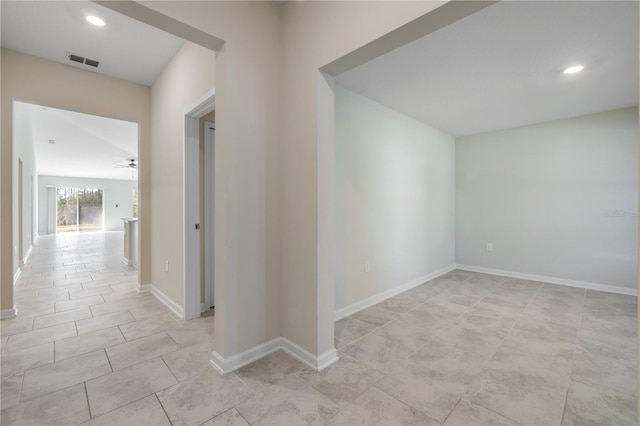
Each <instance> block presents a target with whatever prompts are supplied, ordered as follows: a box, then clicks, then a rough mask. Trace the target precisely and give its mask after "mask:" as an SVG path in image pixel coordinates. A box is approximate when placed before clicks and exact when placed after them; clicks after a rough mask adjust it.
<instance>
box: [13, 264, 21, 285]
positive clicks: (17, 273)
mask: <svg viewBox="0 0 640 426" xmlns="http://www.w3.org/2000/svg"><path fill="white" fill-rule="evenodd" d="M20 274H22V269H21V268H18V269H17V270H16V273H15V274H13V285H14V286H15V285H16V284H17V283H18V278H20Z"/></svg>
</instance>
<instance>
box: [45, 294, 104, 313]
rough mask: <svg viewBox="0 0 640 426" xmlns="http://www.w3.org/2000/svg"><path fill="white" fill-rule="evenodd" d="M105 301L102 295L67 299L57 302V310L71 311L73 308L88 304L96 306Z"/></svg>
mask: <svg viewBox="0 0 640 426" xmlns="http://www.w3.org/2000/svg"><path fill="white" fill-rule="evenodd" d="M102 303H104V299H103V298H102V296H89V297H83V298H82V299H75V300H67V301H62V302H56V312H63V311H69V310H71V309H78V308H84V307H87V306H95V305H100V304H102Z"/></svg>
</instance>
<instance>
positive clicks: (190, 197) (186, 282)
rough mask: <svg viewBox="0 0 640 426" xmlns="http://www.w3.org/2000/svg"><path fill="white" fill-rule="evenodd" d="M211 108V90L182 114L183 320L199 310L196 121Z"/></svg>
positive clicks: (213, 95) (197, 139)
mask: <svg viewBox="0 0 640 426" xmlns="http://www.w3.org/2000/svg"><path fill="white" fill-rule="evenodd" d="M214 108H215V90H214V89H211V90H210V91H208V92H207V93H204V94H203V95H202V96H200V97H199V98H198V99H197V100H195V101H194V102H193V103H192V104H191V106H190V107H189V108H187V110H186V111H185V115H184V132H183V134H184V141H183V146H182V154H183V160H184V163H183V166H182V173H183V188H182V189H183V199H182V208H183V215H182V218H183V223H182V225H183V228H182V229H183V232H184V233H183V241H182V244H183V246H182V247H183V249H182V265H183V286H184V289H183V296H184V297H183V298H184V318H186V319H192V318H196V317H198V315H199V312H198V311H199V309H200V274H199V271H200V238H201V235H200V229H202V226H201V225H202V224H201V223H199V222H200V201H199V200H200V178H199V176H200V161H199V159H200V148H199V143H200V118H201V117H203V116H205V115H206V114H208V113H209V112H211V111H213V109H214ZM196 224H199V225H198V227H199V229H196V228H195V226H196Z"/></svg>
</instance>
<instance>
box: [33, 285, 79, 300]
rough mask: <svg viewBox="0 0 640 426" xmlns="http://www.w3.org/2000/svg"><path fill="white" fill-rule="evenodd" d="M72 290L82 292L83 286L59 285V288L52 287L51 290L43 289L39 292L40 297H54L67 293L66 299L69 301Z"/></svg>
mask: <svg viewBox="0 0 640 426" xmlns="http://www.w3.org/2000/svg"><path fill="white" fill-rule="evenodd" d="M70 290H82V284H80V283H78V284H69V285H59V286H55V287H50V288H43V289H40V290H38V295H39V296H46V295H54V294H63V295H64V293H66V298H67V300H69V291H70ZM61 300H64V299H61Z"/></svg>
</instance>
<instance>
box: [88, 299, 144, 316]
mask: <svg viewBox="0 0 640 426" xmlns="http://www.w3.org/2000/svg"><path fill="white" fill-rule="evenodd" d="M137 306H140V300H137V299H126V300H118V301H115V302H106V303H101V304H99V305H93V306H91V313H92V314H93V316H94V317H97V316H101V315H106V314H111V313H114V312H122V311H129V310H130V309H131V308H135V307H137Z"/></svg>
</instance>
